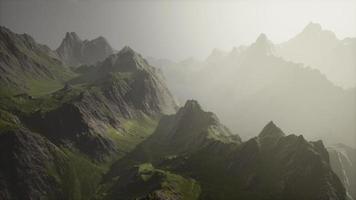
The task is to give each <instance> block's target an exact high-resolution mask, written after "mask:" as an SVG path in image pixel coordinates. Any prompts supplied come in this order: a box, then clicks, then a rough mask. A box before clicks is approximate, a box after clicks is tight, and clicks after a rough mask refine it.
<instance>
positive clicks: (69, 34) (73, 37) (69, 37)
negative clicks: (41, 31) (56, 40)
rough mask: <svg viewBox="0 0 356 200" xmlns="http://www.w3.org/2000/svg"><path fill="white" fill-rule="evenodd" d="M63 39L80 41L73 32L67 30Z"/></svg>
mask: <svg viewBox="0 0 356 200" xmlns="http://www.w3.org/2000/svg"><path fill="white" fill-rule="evenodd" d="M63 41H78V42H80V41H81V39H80V38H79V36H78V35H77V33H75V32H67V33H66V36H65V37H64V39H63Z"/></svg>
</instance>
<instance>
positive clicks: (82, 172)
mask: <svg viewBox="0 0 356 200" xmlns="http://www.w3.org/2000/svg"><path fill="white" fill-rule="evenodd" d="M15 36H16V35H15ZM16 37H17V36H16ZM18 37H20V36H18ZM21 37H22V36H21ZM26 37H29V36H26ZM5 41H6V42H7V43H9V45H10V46H11V45H13V44H12V43H11V41H10V40H8V39H6V40H5ZM35 47H36V46H34V47H33V49H26V51H27V50H28V52H26V53H28V54H31V55H32V54H36V53H37V51H39V50H38V49H37V47H36V48H35ZM32 50H33V51H32ZM48 52H49V53H53V52H52V51H50V50H48ZM36 55H37V54H36ZM48 55H49V54H44V55H41V56H43V57H41V59H47V56H48ZM38 56H40V55H38ZM53 56H54V57H55V53H53ZM41 59H39V60H41ZM53 59H54V58H53ZM54 60H56V59H54ZM56 61H57V62H58V63H61V62H60V61H59V60H56ZM36 66H37V65H36ZM60 66H63V65H60ZM8 67H9V68H11V67H14V69H17V68H16V67H17V65H9V66H8ZM44 67H47V66H44ZM64 69H66V68H65V67H64ZM32 72H33V71H29V72H28V77H30V78H35V79H36V78H37V77H39V78H38V79H39V80H41V81H42V80H45V81H43V82H38V85H39V86H43V85H46V84H48V81H47V78H43V77H42V76H41V74H40V75H38V76H37V74H36V73H32ZM26 74H27V72H26ZM59 74H60V73H59ZM54 77H56V76H54ZM14 78H17V76H14ZM18 78H19V80H21V76H20V75H19V76H18ZM66 78H69V77H66ZM14 80H16V81H17V79H14ZM53 80H57V79H53ZM63 81H66V80H65V79H63ZM16 83H17V82H16ZM61 84H62V83H61ZM63 85H64V86H63ZM63 85H59V87H60V89H56V90H55V91H48V92H50V94H46V95H40V96H36V97H33V96H31V95H29V94H27V93H21V94H16V95H4V94H3V93H1V94H0V140H1V141H0V149H1V153H0V161H1V163H2V164H1V165H0V198H1V199H28V198H29V199H75V200H77V199H90V198H92V197H93V195H94V193H95V191H96V189H97V185H98V183H99V181H100V179H101V176H102V174H103V173H104V172H105V171H106V170H107V168H108V166H109V165H110V163H111V162H112V161H113V160H115V159H117V158H119V157H122V156H123V155H125V154H127V153H128V152H129V151H131V150H132V149H133V148H134V147H135V146H136V145H137V144H139V143H140V142H141V141H143V140H144V139H145V138H146V137H148V136H149V135H150V134H151V133H152V132H153V131H154V128H155V127H156V125H157V122H158V119H159V118H160V117H161V115H162V114H170V113H174V112H175V111H176V107H177V105H176V103H175V100H174V99H173V97H172V95H171V94H170V92H169V91H168V89H167V87H166V86H165V83H164V81H163V78H162V76H161V75H160V72H159V71H158V70H156V69H155V68H154V67H152V66H150V65H149V64H148V63H147V62H146V61H145V60H144V59H143V58H142V56H141V55H139V54H137V53H136V52H134V51H133V50H132V49H130V48H129V47H125V48H124V49H122V50H121V51H120V52H118V53H117V54H115V55H112V56H110V57H108V58H107V59H106V60H104V61H102V62H100V63H98V64H97V65H92V66H88V67H87V68H86V70H83V71H81V73H80V75H77V76H76V77H74V78H72V79H71V80H68V81H66V82H65V83H63ZM11 88H17V86H16V87H15V86H13V85H11ZM24 91H25V92H27V90H24ZM3 163H6V165H3ZM155 173H158V174H160V175H162V173H161V172H158V171H155ZM166 177H167V179H164V180H166V182H164V185H162V188H165V184H166V183H171V181H175V180H177V181H178V182H179V183H187V184H192V185H195V183H194V182H193V181H191V180H186V179H184V178H183V177H179V176H175V175H170V174H166ZM162 180H163V179H162ZM184 186H185V185H184ZM183 189H184V188H183ZM197 189H199V186H197ZM18 190H21V191H18ZM155 195H156V196H157V195H158V196H161V195H162V194H161V192H160V191H157V193H153V194H149V196H148V197H150V198H151V196H152V197H156V196H155ZM172 195H173V194H172Z"/></svg>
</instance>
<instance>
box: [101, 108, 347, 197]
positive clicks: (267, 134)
mask: <svg viewBox="0 0 356 200" xmlns="http://www.w3.org/2000/svg"><path fill="white" fill-rule="evenodd" d="M182 116H184V117H182ZM203 116H205V117H203ZM188 121H189V123H187V122H188ZM217 122H218V121H217V119H216V116H215V115H213V114H212V113H209V112H204V111H202V110H201V108H200V106H199V105H198V104H197V102H195V101H188V102H187V103H186V105H185V106H184V107H183V108H181V109H180V110H179V111H178V113H177V114H176V115H172V116H167V117H165V118H163V119H162V120H161V121H160V125H159V126H158V127H157V129H156V131H155V133H153V134H152V135H151V136H150V137H149V138H148V139H147V140H145V141H144V142H143V143H141V144H140V145H138V146H137V147H136V149H135V150H133V151H132V152H131V153H129V154H127V155H126V156H125V157H124V158H122V159H121V160H119V161H118V162H117V163H115V164H114V165H113V166H112V167H111V170H110V171H109V173H108V174H107V175H106V179H105V181H104V186H103V187H104V188H106V190H105V193H106V194H108V195H109V196H110V195H112V194H116V193H115V191H117V188H119V187H121V188H125V187H126V188H127V187H129V185H130V187H132V185H131V184H130V183H132V182H133V179H132V178H133V177H136V176H133V177H131V178H130V179H128V180H127V178H125V179H121V176H122V175H123V174H125V171H126V170H129V169H131V168H132V166H135V165H137V164H139V163H146V162H152V163H153V164H154V166H155V167H156V168H159V169H161V170H163V171H166V172H167V171H168V172H171V173H175V174H178V175H180V176H183V177H192V178H194V179H195V180H196V181H197V182H198V183H199V184H200V186H201V194H200V197H199V199H215V200H217V199H305V200H308V199H310V200H312V199H325V200H326V199H345V189H344V188H343V186H342V183H341V182H340V180H339V179H338V178H337V176H336V175H335V174H334V173H333V172H332V170H331V168H330V165H329V157H328V152H327V150H326V149H325V148H324V146H323V143H322V142H321V141H318V142H307V141H306V140H305V139H304V138H303V136H295V135H289V136H285V134H284V133H283V131H282V130H281V129H279V128H278V127H276V126H275V124H274V123H273V122H270V123H269V124H268V125H267V126H266V127H265V128H264V129H263V130H262V132H261V133H260V135H259V136H258V137H255V138H252V139H250V140H248V141H246V142H243V143H241V141H240V139H239V138H238V136H236V135H232V134H231V133H229V132H226V130H224V129H221V128H217V127H222V125H221V124H220V123H217ZM211 128H212V129H214V130H215V131H213V132H210V131H209V129H211ZM147 184H149V183H147ZM105 186H106V187H105ZM152 187H153V184H152ZM137 189H138V188H136V189H132V190H130V191H136V190H137ZM149 191H150V190H148V191H146V192H149ZM173 191H174V190H173ZM124 199H130V198H124ZM177 199H181V198H177Z"/></svg>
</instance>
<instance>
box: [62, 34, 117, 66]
mask: <svg viewBox="0 0 356 200" xmlns="http://www.w3.org/2000/svg"><path fill="white" fill-rule="evenodd" d="M56 52H57V53H58V55H59V57H60V58H61V59H62V60H63V61H64V62H65V63H66V64H68V65H70V66H74V67H75V66H78V65H81V64H86V65H91V64H95V63H96V62H98V61H102V60H104V59H105V58H106V57H108V56H109V55H111V54H113V53H114V50H113V49H112V47H111V46H110V44H109V43H108V42H107V41H106V39H105V38H104V37H101V36H100V37H98V38H95V39H93V40H84V41H83V40H81V39H80V38H79V37H78V35H77V34H76V33H74V32H70V33H69V32H67V33H66V35H65V38H64V39H63V40H62V43H61V44H60V46H59V47H58V48H57V50H56Z"/></svg>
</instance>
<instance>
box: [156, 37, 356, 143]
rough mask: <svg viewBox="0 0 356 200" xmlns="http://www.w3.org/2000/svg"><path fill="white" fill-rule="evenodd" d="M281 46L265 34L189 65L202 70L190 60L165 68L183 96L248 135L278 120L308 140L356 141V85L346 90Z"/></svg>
mask: <svg viewBox="0 0 356 200" xmlns="http://www.w3.org/2000/svg"><path fill="white" fill-rule="evenodd" d="M276 49H277V47H275V46H274V45H273V43H272V42H271V41H269V40H268V38H267V37H266V36H265V35H264V34H261V35H260V36H259V37H258V39H257V40H256V42H254V43H253V44H251V45H250V46H247V47H241V48H239V49H235V50H233V51H232V52H230V53H229V54H228V55H225V56H223V57H222V58H220V59H219V60H218V61H216V62H208V61H203V62H199V63H198V64H196V65H194V66H189V68H190V69H192V68H199V69H200V70H195V71H193V70H190V71H189V70H186V68H185V67H188V66H187V65H184V63H181V65H180V64H177V65H175V66H174V67H171V68H168V67H167V68H162V70H163V72H164V74H165V75H166V77H167V79H168V80H177V81H176V82H171V83H170V85H176V86H175V87H174V86H173V87H170V88H171V90H172V92H173V93H174V94H175V95H177V96H178V99H183V100H185V99H187V98H188V99H189V98H194V99H197V100H198V101H199V102H201V103H202V105H204V106H206V107H209V108H211V110H212V111H214V112H215V113H217V115H218V116H220V117H221V120H222V121H223V122H224V123H225V124H226V125H227V126H228V127H229V128H231V129H232V130H233V131H236V132H238V133H240V135H241V136H242V137H243V138H249V137H251V136H252V135H253V134H254V133H256V132H257V131H258V129H257V127H261V126H263V125H264V124H265V123H267V122H268V121H270V120H271V119H273V120H274V121H276V122H278V123H279V124H281V125H282V126H283V127H285V130H286V131H288V132H296V133H303V135H304V136H305V137H306V138H308V139H323V140H324V141H325V142H326V143H329V142H330V143H331V142H332V143H334V142H336V141H338V142H343V143H346V144H349V145H354V141H355V137H356V136H355V132H356V126H355V123H354V121H355V120H356V116H355V112H354V110H355V109H356V103H355V102H356V101H355V99H356V90H351V89H350V90H344V89H342V88H340V87H337V86H335V85H334V84H332V83H331V82H330V81H329V80H328V79H327V78H326V77H325V76H324V75H322V74H321V73H320V72H319V71H318V70H315V69H311V68H309V67H305V66H303V65H302V64H297V63H293V62H288V61H285V60H284V59H283V58H281V57H279V56H277V55H276V53H277V52H276ZM187 71H189V72H190V73H189V74H188V75H186V72H187ZM171 76H172V79H171ZM227 97H228V98H227Z"/></svg>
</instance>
